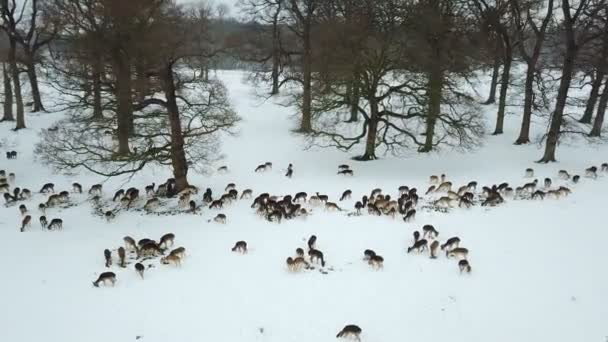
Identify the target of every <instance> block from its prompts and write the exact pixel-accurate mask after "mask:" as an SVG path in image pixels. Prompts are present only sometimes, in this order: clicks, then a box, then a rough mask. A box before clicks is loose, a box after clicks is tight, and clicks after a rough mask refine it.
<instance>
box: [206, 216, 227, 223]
mask: <svg viewBox="0 0 608 342" xmlns="http://www.w3.org/2000/svg"><path fill="white" fill-rule="evenodd" d="M209 221H211V220H209ZM213 222H215V223H220V224H226V215H225V214H217V215H216V216H215V217H214V218H213Z"/></svg>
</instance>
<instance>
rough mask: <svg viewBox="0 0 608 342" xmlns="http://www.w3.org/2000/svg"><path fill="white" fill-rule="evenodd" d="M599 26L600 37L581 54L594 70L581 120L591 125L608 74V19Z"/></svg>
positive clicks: (601, 21)
mask: <svg viewBox="0 0 608 342" xmlns="http://www.w3.org/2000/svg"><path fill="white" fill-rule="evenodd" d="M598 26H599V27H597V28H596V30H600V31H601V33H598V34H599V35H600V36H599V37H597V39H594V40H592V41H590V42H589V46H588V47H585V51H584V52H581V54H583V55H585V56H584V58H585V59H586V61H589V63H590V66H591V68H592V71H591V72H590V74H591V79H592V81H591V91H590V92H589V98H588V99H587V105H586V106H585V112H584V113H583V116H582V117H581V119H580V120H579V122H581V123H586V124H589V123H591V119H592V117H593V111H594V110H595V105H596V103H597V101H598V98H599V96H600V88H601V87H602V84H603V82H604V79H605V78H606V74H607V73H608V18H602V17H599V18H598Z"/></svg>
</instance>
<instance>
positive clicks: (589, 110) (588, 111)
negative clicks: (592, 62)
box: [579, 69, 604, 124]
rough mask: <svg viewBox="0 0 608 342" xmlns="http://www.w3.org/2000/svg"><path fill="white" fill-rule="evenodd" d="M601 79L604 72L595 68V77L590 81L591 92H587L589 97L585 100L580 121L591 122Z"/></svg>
mask: <svg viewBox="0 0 608 342" xmlns="http://www.w3.org/2000/svg"><path fill="white" fill-rule="evenodd" d="M603 80H604V72H603V71H602V70H600V69H598V70H596V72H595V79H594V80H593V83H591V92H590V93H589V99H588V100H587V106H586V107H585V112H584V113H583V116H582V117H581V119H580V120H579V122H580V123H586V124H588V123H591V119H592V118H593V111H594V110H595V104H596V103H597V99H598V97H599V94H600V87H601V86H602V81H603Z"/></svg>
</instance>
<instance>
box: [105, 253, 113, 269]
mask: <svg viewBox="0 0 608 342" xmlns="http://www.w3.org/2000/svg"><path fill="white" fill-rule="evenodd" d="M103 257H104V259H105V261H106V267H110V266H112V252H110V250H109V249H104V251H103Z"/></svg>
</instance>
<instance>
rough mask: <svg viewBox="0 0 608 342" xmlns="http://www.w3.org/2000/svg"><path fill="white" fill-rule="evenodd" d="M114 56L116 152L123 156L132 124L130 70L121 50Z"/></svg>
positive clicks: (126, 153) (126, 151)
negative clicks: (116, 126) (116, 123)
mask: <svg viewBox="0 0 608 342" xmlns="http://www.w3.org/2000/svg"><path fill="white" fill-rule="evenodd" d="M113 58H114V76H115V79H116V85H115V87H114V88H115V89H116V90H115V91H116V94H115V95H116V102H117V106H116V115H117V122H118V129H117V131H118V152H117V154H118V155H119V156H125V155H128V154H129V153H130V149H129V137H130V136H131V132H132V125H133V118H132V117H133V108H132V107H131V105H132V103H131V72H130V68H129V63H128V60H127V59H126V58H124V57H123V56H122V53H121V52H117V53H115V54H114V56H113Z"/></svg>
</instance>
